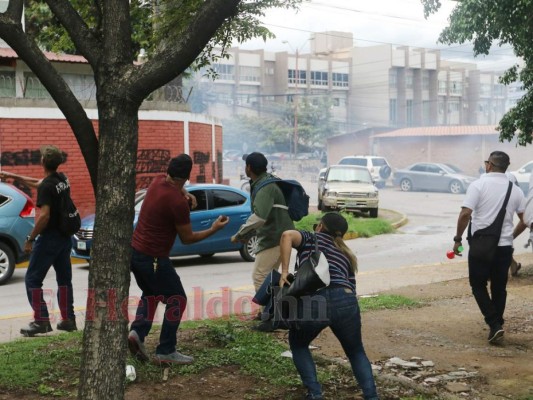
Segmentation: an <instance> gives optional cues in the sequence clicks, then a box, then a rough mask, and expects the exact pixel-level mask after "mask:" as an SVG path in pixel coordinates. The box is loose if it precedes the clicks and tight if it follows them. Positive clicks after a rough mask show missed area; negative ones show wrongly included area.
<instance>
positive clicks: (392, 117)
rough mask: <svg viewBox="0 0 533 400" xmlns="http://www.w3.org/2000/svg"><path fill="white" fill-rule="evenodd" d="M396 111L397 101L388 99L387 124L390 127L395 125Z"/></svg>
mask: <svg viewBox="0 0 533 400" xmlns="http://www.w3.org/2000/svg"><path fill="white" fill-rule="evenodd" d="M397 110H398V104H397V100H396V99H390V100H389V123H390V124H391V125H395V124H396V120H397Z"/></svg>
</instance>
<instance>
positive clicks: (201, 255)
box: [200, 253, 215, 258]
mask: <svg viewBox="0 0 533 400" xmlns="http://www.w3.org/2000/svg"><path fill="white" fill-rule="evenodd" d="M214 255H215V253H209V254H200V257H202V258H209V257H213V256H214Z"/></svg>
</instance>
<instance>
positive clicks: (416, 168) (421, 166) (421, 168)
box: [411, 164, 427, 172]
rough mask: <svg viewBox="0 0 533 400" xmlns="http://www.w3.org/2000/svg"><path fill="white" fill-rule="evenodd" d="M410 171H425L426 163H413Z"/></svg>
mask: <svg viewBox="0 0 533 400" xmlns="http://www.w3.org/2000/svg"><path fill="white" fill-rule="evenodd" d="M411 171H416V172H426V171H427V168H426V164H416V165H413V167H412V168H411Z"/></svg>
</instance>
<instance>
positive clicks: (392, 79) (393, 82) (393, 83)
mask: <svg viewBox="0 0 533 400" xmlns="http://www.w3.org/2000/svg"><path fill="white" fill-rule="evenodd" d="M397 86H398V70H397V69H396V68H393V69H391V70H389V88H391V89H396V88H397Z"/></svg>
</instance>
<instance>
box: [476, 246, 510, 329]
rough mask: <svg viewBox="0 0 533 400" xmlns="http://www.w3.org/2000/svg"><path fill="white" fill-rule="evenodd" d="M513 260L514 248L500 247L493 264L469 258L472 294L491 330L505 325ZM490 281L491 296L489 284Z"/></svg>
mask: <svg viewBox="0 0 533 400" xmlns="http://www.w3.org/2000/svg"><path fill="white" fill-rule="evenodd" d="M512 259H513V248H512V246H498V248H497V249H496V255H495V257H494V260H493V261H492V263H489V264H487V263H484V262H481V261H479V260H477V259H475V258H472V257H470V255H469V256H468V278H469V281H470V286H471V288H472V294H473V295H474V298H475V299H476V302H477V305H478V307H479V309H480V310H481V313H482V314H483V317H485V322H486V323H487V325H489V326H490V327H491V328H493V327H495V326H497V325H503V323H504V319H503V313H504V311H505V303H506V301H507V279H508V273H509V266H510V265H511V261H512ZM489 280H490V295H489V292H488V290H487V284H488V281H489Z"/></svg>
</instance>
